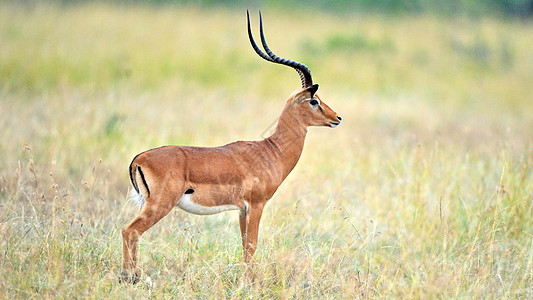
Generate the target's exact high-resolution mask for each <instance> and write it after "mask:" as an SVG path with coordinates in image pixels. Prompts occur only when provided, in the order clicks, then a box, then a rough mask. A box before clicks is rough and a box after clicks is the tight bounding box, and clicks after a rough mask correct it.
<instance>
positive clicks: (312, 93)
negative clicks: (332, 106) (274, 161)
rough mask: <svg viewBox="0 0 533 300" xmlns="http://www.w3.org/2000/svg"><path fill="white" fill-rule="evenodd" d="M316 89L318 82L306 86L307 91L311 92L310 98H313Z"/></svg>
mask: <svg viewBox="0 0 533 300" xmlns="http://www.w3.org/2000/svg"><path fill="white" fill-rule="evenodd" d="M317 90H318V84H313V85H312V86H310V87H308V88H307V91H308V92H309V93H311V98H313V96H314V95H315V93H316V91H317Z"/></svg>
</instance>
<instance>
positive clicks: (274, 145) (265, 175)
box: [122, 86, 340, 282]
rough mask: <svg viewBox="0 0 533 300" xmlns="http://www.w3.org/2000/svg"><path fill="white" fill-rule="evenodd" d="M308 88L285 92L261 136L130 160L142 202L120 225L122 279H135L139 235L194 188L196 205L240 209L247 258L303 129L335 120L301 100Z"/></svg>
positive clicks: (333, 115) (167, 149) (160, 150)
mask: <svg viewBox="0 0 533 300" xmlns="http://www.w3.org/2000/svg"><path fill="white" fill-rule="evenodd" d="M312 90H313V88H307V89H299V90H297V91H295V92H294V93H293V94H292V95H291V96H290V97H289V99H288V100H287V103H286V104H285V107H284V108H283V111H282V113H281V116H280V118H279V122H278V125H277V127H276V130H275V132H274V133H273V134H272V135H271V136H270V137H268V138H266V139H264V140H261V141H238V142H234V143H230V144H227V145H224V146H220V147H213V148H206V147H187V146H165V147H160V148H156V149H152V150H148V151H146V152H143V153H141V154H139V155H137V156H136V157H135V158H134V159H133V161H132V163H131V165H130V174H131V178H132V183H133V185H134V187H135V189H136V190H138V191H140V192H141V194H142V196H143V198H144V199H145V201H146V205H145V207H144V208H143V209H142V210H141V211H140V212H139V215H138V216H137V217H136V218H135V219H134V220H133V221H132V222H131V223H130V224H129V225H127V226H126V227H124V229H123V230H122V236H123V263H122V267H123V270H124V273H123V274H124V279H125V280H126V281H133V282H136V281H137V280H138V274H137V273H136V261H137V259H136V248H137V244H138V241H139V237H140V236H141V235H142V234H143V233H144V232H145V231H146V230H148V229H149V228H150V227H152V226H153V225H154V224H156V223H157V222H158V221H159V220H160V219H161V218H163V217H164V216H166V215H167V214H168V213H169V212H170V210H171V209H172V208H173V207H175V206H176V205H177V203H178V201H179V200H180V198H181V197H182V196H183V194H184V193H185V191H187V190H189V189H192V190H194V192H193V193H192V194H191V196H192V198H191V199H193V201H194V202H195V203H196V204H199V205H202V206H208V207H212V206H221V205H233V206H236V207H237V208H238V209H239V210H240V216H239V224H240V229H241V237H242V246H243V260H244V262H245V263H250V261H251V258H252V256H253V255H254V252H255V250H256V246H257V238H258V229H259V222H260V219H261V214H262V212H263V207H264V206H265V204H266V202H267V201H268V200H269V199H270V198H271V197H272V196H273V195H274V193H275V192H276V190H277V189H278V187H279V185H280V184H281V183H282V182H283V180H284V179H285V178H286V177H287V175H289V173H290V172H291V171H292V169H293V168H294V166H295V165H296V163H297V162H298V159H299V158H300V154H301V153H302V149H303V146H304V140H305V136H306V134H307V128H308V127H309V126H331V124H333V123H339V121H340V118H339V117H338V116H337V114H336V113H335V112H334V111H333V110H331V108H329V107H328V106H327V105H326V104H325V103H324V102H322V101H321V100H320V98H319V97H318V95H314V98H315V99H317V100H318V101H319V103H320V104H319V106H316V107H313V106H311V105H310V103H309V101H308V100H307V101H306V99H309V98H311V97H312V96H313V95H311V92H310V91H312ZM314 90H316V86H315V87H314ZM137 167H140V168H141V170H142V175H143V176H144V180H143V181H144V182H141V181H140V179H141V178H140V176H139V175H140V174H138V173H139V172H136V170H137ZM145 185H146V186H145ZM148 190H149V193H148ZM189 191H190V190H189ZM245 202H246V203H245Z"/></svg>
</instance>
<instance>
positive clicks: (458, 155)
mask: <svg viewBox="0 0 533 300" xmlns="http://www.w3.org/2000/svg"><path fill="white" fill-rule="evenodd" d="M0 8H1V9H0V141H1V142H0V297H1V298H9V299H26V298H67V299H72V298H111V299H122V298H148V297H155V298H178V299H179V298H215V299H220V298H250V299H255V298H259V297H267V298H282V299H286V298H298V299H307V298H331V299H339V298H341V299H342V298H376V299H389V298H397V299H419V298H422V299H427V298H464V299H502V298H511V299H531V298H532V297H533V203H532V200H533V52H532V49H533V23H532V22H531V20H529V21H527V20H517V19H512V18H505V17H475V18H471V17H461V16H451V17H439V16H433V15H424V14H422V15H409V14H406V15H401V16H389V15H383V14H376V13H366V14H365V13H357V12H353V13H350V12H345V13H341V14H339V13H337V14H334V13H330V12H328V11H327V10H316V9H307V10H306V9H304V10H296V9H295V10H281V9H276V8H262V13H263V17H264V20H263V21H264V25H265V34H266V37H267V40H268V43H269V45H270V47H271V49H272V50H273V51H274V52H275V53H276V54H278V55H280V56H282V57H286V58H292V59H295V60H298V61H300V62H302V63H304V64H306V65H308V66H309V67H310V69H311V71H312V73H313V79H314V81H315V82H316V83H318V84H320V89H319V91H318V94H319V95H320V97H321V98H322V100H324V101H325V102H326V103H327V104H328V105H330V106H331V107H332V108H333V109H334V110H335V111H336V112H338V113H339V115H341V116H342V117H343V122H342V124H341V125H340V126H339V127H338V128H335V129H331V128H310V129H309V133H308V135H307V140H306V145H305V148H304V152H303V154H302V157H301V159H300V162H299V163H298V165H297V166H296V168H295V169H294V171H293V172H292V173H291V174H290V175H289V177H288V178H287V179H286V181H285V182H284V183H283V184H282V185H281V187H280V189H279V190H278V192H277V193H276V195H275V196H274V198H273V199H271V200H270V201H269V203H268V204H267V206H266V208H265V210H264V212H263V218H262V221H261V226H260V231H259V243H258V250H257V252H256V254H255V260H256V266H255V267H256V270H257V272H256V278H255V281H254V282H249V281H247V280H244V277H243V268H242V266H241V259H242V253H241V252H242V248H241V241H240V234H239V222H238V213H237V212H235V211H233V212H231V211H230V212H224V213H221V214H218V215H213V216H195V215H191V214H187V213H185V212H183V211H181V210H180V209H177V208H176V209H174V210H173V211H172V212H171V213H170V214H169V215H168V216H167V217H165V218H164V219H163V220H162V221H161V222H159V223H158V224H157V225H155V226H154V227H153V228H151V229H150V230H149V231H148V232H147V233H145V234H144V235H143V237H142V238H141V241H140V246H139V254H138V255H139V267H140V269H141V271H142V278H141V282H140V283H139V284H137V285H134V286H133V285H127V284H120V283H119V282H118V277H117V275H118V274H119V273H120V264H121V256H122V236H121V228H122V227H124V226H125V225H126V224H127V223H128V222H130V221H131V220H132V219H133V218H134V216H135V215H136V213H137V207H136V206H135V205H134V204H132V203H129V202H128V201H127V194H128V191H129V189H130V181H129V177H128V166H129V163H130V161H131V159H132V158H133V156H134V155H135V154H137V153H139V152H141V151H144V150H146V149H150V148H153V147H157V146H160V145H168V144H177V145H195V146H218V145H223V144H226V143H229V142H232V141H235V140H258V139H262V138H264V137H267V136H268V135H269V134H270V133H271V131H272V130H273V128H274V125H275V122H276V120H277V117H278V116H279V113H280V112H281V109H282V107H283V105H284V103H285V100H286V99H287V97H288V96H289V95H290V94H291V93H292V91H294V90H295V89H297V88H299V87H300V81H299V78H298V75H297V74H296V72H294V71H293V70H290V69H289V68H286V67H282V66H279V65H275V64H270V63H267V62H265V61H264V60H262V59H261V58H259V57H258V56H257V55H256V54H255V53H254V51H253V50H252V49H251V47H250V45H249V42H248V37H247V34H246V9H245V8H238V7H233V8H227V7H218V8H216V9H215V8H205V7H204V8H201V7H195V6H179V5H158V6H154V5H140V4H138V5H125V4H122V5H121V4H105V3H91V4H81V3H78V4H71V5H60V4H53V3H40V4H25V5H24V4H17V3H13V2H2V3H0ZM250 12H251V17H252V24H253V25H252V26H253V27H252V28H253V32H254V34H255V36H256V40H258V37H259V35H258V14H257V8H256V7H253V8H250Z"/></svg>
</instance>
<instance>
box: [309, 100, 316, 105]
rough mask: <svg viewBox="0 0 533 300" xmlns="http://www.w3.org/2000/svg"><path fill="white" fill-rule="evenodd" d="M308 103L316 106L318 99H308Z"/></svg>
mask: <svg viewBox="0 0 533 300" xmlns="http://www.w3.org/2000/svg"><path fill="white" fill-rule="evenodd" d="M309 104H311V105H313V106H317V105H318V101H316V100H315V99H313V100H311V101H309Z"/></svg>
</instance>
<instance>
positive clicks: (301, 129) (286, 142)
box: [267, 104, 307, 179]
mask: <svg viewBox="0 0 533 300" xmlns="http://www.w3.org/2000/svg"><path fill="white" fill-rule="evenodd" d="M291 109H292V108H291V105H290V104H287V105H286V106H285V108H284V109H283V112H282V113H281V116H280V118H279V121H278V125H277V127H276V130H275V131H274V133H273V134H272V135H271V136H270V137H268V138H267V140H268V141H269V142H271V143H272V144H273V145H274V146H275V148H276V149H277V151H276V152H278V153H277V154H278V155H277V156H278V158H279V159H280V161H281V163H282V165H283V166H284V170H283V179H285V178H286V177H287V175H289V173H290V172H291V171H292V169H293V168H294V166H296V163H297V162H298V160H299V159H300V155H301V154H302V150H303V147H304V142H305V136H306V134H307V126H305V125H304V124H303V123H302V122H301V121H300V120H299V119H298V118H297V117H296V116H295V114H293V113H291V112H290V110H291Z"/></svg>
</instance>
